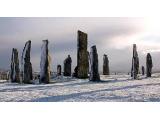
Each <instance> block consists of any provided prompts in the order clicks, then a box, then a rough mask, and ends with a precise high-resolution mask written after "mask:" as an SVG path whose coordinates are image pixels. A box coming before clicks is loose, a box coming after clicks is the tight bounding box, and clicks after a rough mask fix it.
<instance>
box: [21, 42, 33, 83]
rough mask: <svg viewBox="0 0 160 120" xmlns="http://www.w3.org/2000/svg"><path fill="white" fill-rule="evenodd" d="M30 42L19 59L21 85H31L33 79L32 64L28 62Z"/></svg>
mask: <svg viewBox="0 0 160 120" xmlns="http://www.w3.org/2000/svg"><path fill="white" fill-rule="evenodd" d="M30 52H31V41H30V40H29V41H27V42H26V44H25V47H24V49H23V52H22V57H21V61H22V63H21V75H22V82H23V83H31V80H32V79H33V74H32V63H31V61H30Z"/></svg>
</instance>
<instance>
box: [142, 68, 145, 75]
mask: <svg viewBox="0 0 160 120" xmlns="http://www.w3.org/2000/svg"><path fill="white" fill-rule="evenodd" d="M144 74H145V69H144V66H142V75H144Z"/></svg>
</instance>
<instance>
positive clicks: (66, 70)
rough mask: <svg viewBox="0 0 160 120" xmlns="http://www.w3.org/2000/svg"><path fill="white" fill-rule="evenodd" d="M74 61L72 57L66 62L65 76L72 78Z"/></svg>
mask: <svg viewBox="0 0 160 120" xmlns="http://www.w3.org/2000/svg"><path fill="white" fill-rule="evenodd" d="M71 66H72V59H71V57H70V55H68V57H67V58H66V59H65V60H64V76H71Z"/></svg>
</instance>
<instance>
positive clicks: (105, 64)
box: [103, 54, 109, 75]
mask: <svg viewBox="0 0 160 120" xmlns="http://www.w3.org/2000/svg"><path fill="white" fill-rule="evenodd" d="M103 75H109V60H108V56H107V55H106V54H104V56H103Z"/></svg>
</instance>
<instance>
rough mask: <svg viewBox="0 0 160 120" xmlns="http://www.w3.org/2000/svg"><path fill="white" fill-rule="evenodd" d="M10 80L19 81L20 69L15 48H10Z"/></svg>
mask: <svg viewBox="0 0 160 120" xmlns="http://www.w3.org/2000/svg"><path fill="white" fill-rule="evenodd" d="M10 75H11V76H10V77H11V82H18V83H20V70H19V58H18V50H17V49H16V48H13V49H12V57H11V74H10Z"/></svg>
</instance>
